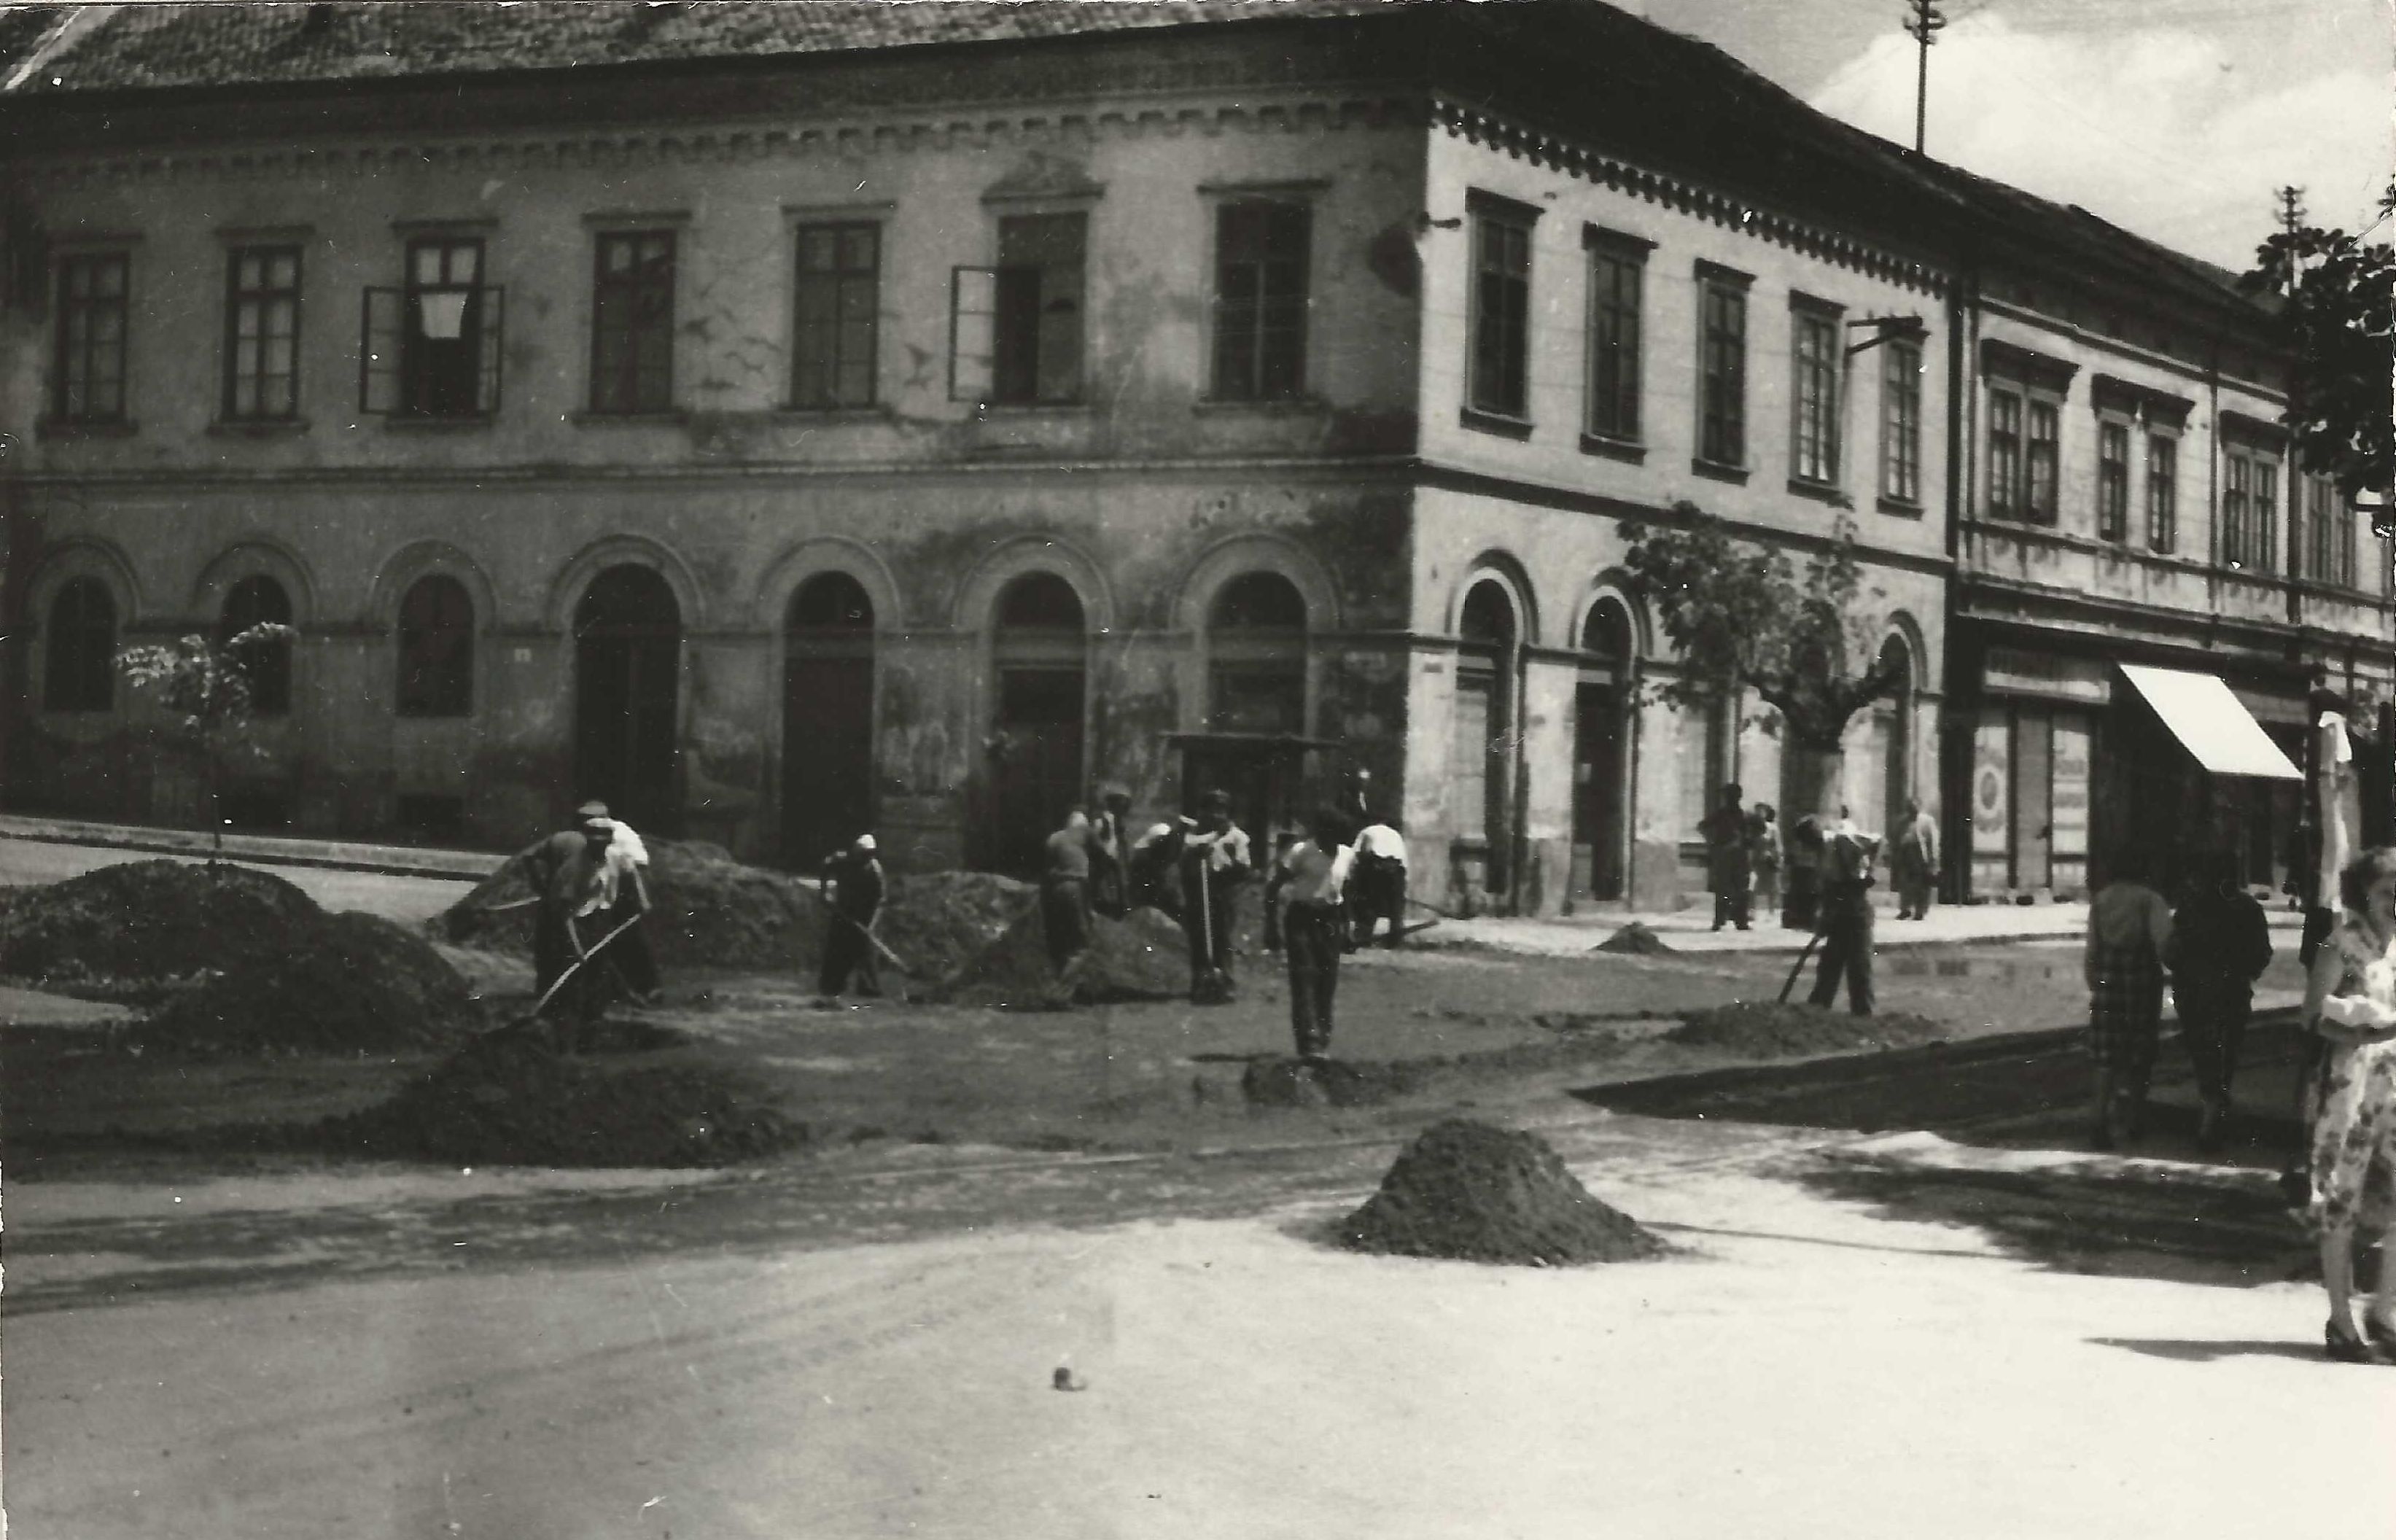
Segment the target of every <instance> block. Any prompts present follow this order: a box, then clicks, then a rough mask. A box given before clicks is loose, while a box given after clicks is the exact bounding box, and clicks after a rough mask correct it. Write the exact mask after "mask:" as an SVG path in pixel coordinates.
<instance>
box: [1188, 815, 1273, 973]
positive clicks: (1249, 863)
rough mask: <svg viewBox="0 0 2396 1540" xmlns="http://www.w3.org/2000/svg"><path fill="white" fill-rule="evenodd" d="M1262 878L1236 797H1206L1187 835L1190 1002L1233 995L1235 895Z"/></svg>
mask: <svg viewBox="0 0 2396 1540" xmlns="http://www.w3.org/2000/svg"><path fill="white" fill-rule="evenodd" d="M1254 875H1256V862H1255V859H1254V858H1253V857H1252V856H1250V855H1249V854H1248V835H1247V831H1246V830H1244V829H1242V828H1241V827H1240V826H1239V825H1237V824H1235V823H1233V822H1232V821H1231V794H1230V793H1229V792H1226V791H1222V790H1214V791H1209V792H1207V793H1206V795H1205V798H1204V799H1202V800H1201V801H1200V803H1199V821H1198V822H1197V824H1196V825H1195V826H1194V827H1192V828H1190V829H1188V830H1185V831H1184V832H1183V834H1182V836H1181V905H1182V909H1181V929H1182V934H1183V935H1185V936H1188V937H1189V938H1190V998H1191V1002H1192V1003H1194V1004H1199V1005H1219V1004H1221V1003H1223V1002H1225V1001H1227V1000H1229V999H1231V927H1232V925H1233V923H1235V921H1236V919H1237V915H1236V913H1235V911H1234V910H1233V909H1232V907H1231V896H1232V894H1233V893H1234V892H1235V891H1236V890H1237V889H1238V887H1239V885H1240V884H1241V883H1245V882H1246V881H1247V880H1248V879H1249V878H1250V877H1252V876H1254Z"/></svg>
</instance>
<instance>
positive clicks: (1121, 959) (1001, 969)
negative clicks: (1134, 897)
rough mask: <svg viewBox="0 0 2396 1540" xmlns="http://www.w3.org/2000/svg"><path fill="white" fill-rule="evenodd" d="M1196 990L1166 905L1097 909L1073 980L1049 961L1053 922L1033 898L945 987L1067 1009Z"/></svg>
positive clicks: (976, 1001) (979, 999)
mask: <svg viewBox="0 0 2396 1540" xmlns="http://www.w3.org/2000/svg"><path fill="white" fill-rule="evenodd" d="M1189 992H1190V948H1189V945H1188V943H1187V942H1186V941H1185V940H1184V939H1183V938H1182V935H1181V927H1180V925H1179V924H1178V923H1175V921H1174V920H1173V918H1172V917H1171V916H1169V915H1167V914H1165V913H1164V912H1163V911H1161V910H1158V909H1134V910H1132V911H1131V912H1130V913H1129V914H1127V915H1125V916H1124V918H1122V919H1121V920H1111V919H1109V918H1107V917H1106V916H1105V915H1103V914H1100V915H1093V916H1092V917H1091V921H1090V945H1089V949H1088V950H1087V951H1085V952H1084V953H1083V954H1082V961H1081V964H1080V966H1079V967H1077V968H1075V969H1074V971H1073V976H1072V978H1070V979H1060V978H1059V977H1058V976H1057V975H1056V973H1055V972H1054V971H1053V970H1052V969H1051V968H1050V967H1049V964H1048V926H1047V923H1046V922H1045V919H1044V918H1043V917H1042V915H1041V912H1040V906H1039V905H1038V904H1036V903H1035V904H1033V905H1032V907H1031V908H1030V909H1027V910H1025V911H1024V913H1023V915H1022V917H1021V918H1020V919H1018V920H1017V921H1016V922H1015V923H1013V924H1012V925H1009V926H1008V927H1007V928H1006V929H1005V932H1004V933H1002V934H1001V935H1000V936H998V938H997V939H996V940H994V941H992V942H991V943H990V945H989V946H987V947H985V948H984V949H982V950H981V952H980V953H979V954H978V955H977V956H976V957H974V958H973V959H972V960H971V961H969V962H968V963H965V966H964V967H963V968H961V969H960V970H958V972H957V973H956V975H955V976H953V977H952V978H951V979H950V980H949V981H948V982H947V984H946V985H945V986H943V987H942V989H941V990H940V998H941V999H944V1000H947V1001H951V1002H955V1003H957V1004H965V1005H993V1006H998V1007H1001V1008H1003V1009H1014V1010H1061V1009H1063V1008H1064V1007H1066V1006H1069V1005H1072V1004H1076V1003H1083V1004H1087V1003H1095V1002H1110V1001H1130V1000H1169V999H1171V998H1173V997H1174V996H1177V995H1183V994H1187V993H1189Z"/></svg>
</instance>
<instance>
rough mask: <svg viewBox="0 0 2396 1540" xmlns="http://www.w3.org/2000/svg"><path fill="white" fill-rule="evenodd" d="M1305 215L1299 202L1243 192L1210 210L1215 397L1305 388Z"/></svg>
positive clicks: (1262, 396) (1290, 393)
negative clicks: (1241, 196) (1246, 195)
mask: <svg viewBox="0 0 2396 1540" xmlns="http://www.w3.org/2000/svg"><path fill="white" fill-rule="evenodd" d="M1312 223H1313V210H1312V209H1311V208H1309V207H1308V206H1306V205H1304V204H1300V203H1280V202H1274V201H1271V200H1268V199H1258V198H1246V199H1241V200H1238V201H1236V202H1232V203H1227V204H1224V205H1222V206H1220V207H1218V209H1217V210H1216V211H1215V369H1214V380H1213V383H1212V390H1211V393H1212V394H1213V396H1214V398H1215V399H1216V400H1218V401H1288V400H1292V399H1294V398H1296V397H1298V396H1299V395H1302V394H1304V393H1305V392H1306V303H1307V264H1308V259H1309V258H1308V248H1309V246H1310V244H1311V236H1312V231H1311V225H1312Z"/></svg>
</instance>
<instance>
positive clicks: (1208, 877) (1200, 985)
mask: <svg viewBox="0 0 2396 1540" xmlns="http://www.w3.org/2000/svg"><path fill="white" fill-rule="evenodd" d="M1213 861H1214V856H1213V852H1211V851H1201V852H1199V855H1198V936H1199V941H1200V944H1201V945H1203V946H1204V947H1205V949H1206V959H1205V966H1204V967H1203V968H1201V969H1200V970H1199V974H1198V982H1197V983H1196V984H1195V985H1193V986H1191V990H1190V1002H1191V1004H1193V1005H1219V1004H1221V1003H1222V1002H1225V1001H1227V1000H1229V999H1231V980H1230V979H1228V978H1226V977H1224V976H1223V970H1222V969H1220V968H1218V967H1217V966H1215V887H1214V883H1213V881H1212V872H1211V871H1210V870H1209V869H1210V868H1211V867H1212V865H1213Z"/></svg>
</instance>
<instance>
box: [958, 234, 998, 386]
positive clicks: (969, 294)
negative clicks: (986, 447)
mask: <svg viewBox="0 0 2396 1540" xmlns="http://www.w3.org/2000/svg"><path fill="white" fill-rule="evenodd" d="M998 272H999V270H998V269H996V268H977V267H961V268H957V269H954V270H953V271H952V272H951V274H950V278H949V399H950V400H951V401H970V402H974V403H977V404H979V403H982V402H986V401H988V400H990V398H991V393H992V385H993V384H994V383H995V382H996V378H997V372H998Z"/></svg>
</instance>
